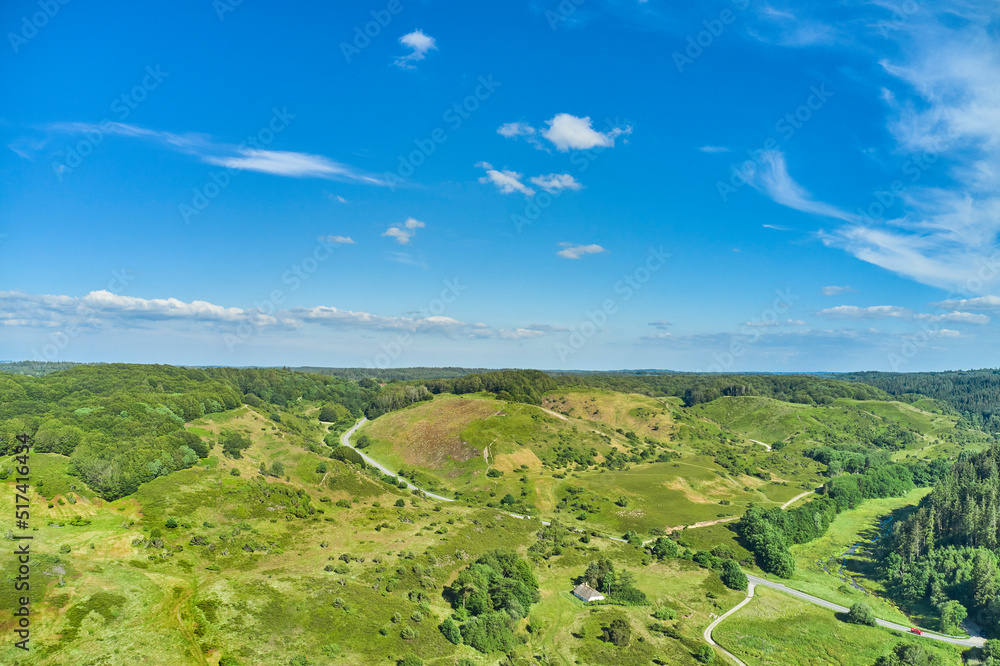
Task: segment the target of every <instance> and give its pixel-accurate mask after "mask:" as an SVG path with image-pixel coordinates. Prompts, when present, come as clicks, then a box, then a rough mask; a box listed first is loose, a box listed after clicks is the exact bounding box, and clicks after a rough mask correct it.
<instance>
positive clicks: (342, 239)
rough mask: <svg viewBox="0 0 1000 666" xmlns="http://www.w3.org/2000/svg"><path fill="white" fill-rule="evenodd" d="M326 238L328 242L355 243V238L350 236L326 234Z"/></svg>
mask: <svg viewBox="0 0 1000 666" xmlns="http://www.w3.org/2000/svg"><path fill="white" fill-rule="evenodd" d="M323 238H324V240H326V242H327V243H335V244H339V245H354V244H355V243H354V239H352V238H351V237H350V236H324V237H323Z"/></svg>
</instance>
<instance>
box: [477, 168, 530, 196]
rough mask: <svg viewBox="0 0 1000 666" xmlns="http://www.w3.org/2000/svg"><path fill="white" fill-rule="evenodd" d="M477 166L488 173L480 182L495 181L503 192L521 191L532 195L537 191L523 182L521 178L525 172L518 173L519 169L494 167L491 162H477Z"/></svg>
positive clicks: (526, 194)
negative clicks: (498, 168)
mask: <svg viewBox="0 0 1000 666" xmlns="http://www.w3.org/2000/svg"><path fill="white" fill-rule="evenodd" d="M476 166H477V167H480V168H483V169H485V170H486V175H485V176H482V177H480V179H479V182H480V183H493V184H494V185H496V186H497V189H498V190H500V192H501V193H503V194H510V193H511V192H520V193H521V194H523V195H525V196H529V197H530V196H531V195H532V194H534V193H535V191H534V190H533V189H531V188H530V187H528V186H527V185H525V184H524V183H522V182H521V179H523V178H524V174H521V173H518V172H517V171H511V170H509V169H500V170H497V169H494V168H493V165H492V164H490V163H489V162H477V163H476Z"/></svg>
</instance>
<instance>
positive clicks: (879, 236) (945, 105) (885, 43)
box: [754, 0, 1000, 294]
mask: <svg viewBox="0 0 1000 666" xmlns="http://www.w3.org/2000/svg"><path fill="white" fill-rule="evenodd" d="M772 4H779V3H772ZM780 4H784V5H788V4H789V3H780ZM856 7H857V12H856V14H857V15H858V16H863V15H864V14H865V13H867V15H868V25H867V26H864V27H866V28H867V32H866V31H865V30H859V29H857V28H858V27H859V25H861V24H859V23H858V22H857V21H855V22H854V24H853V26H852V27H851V29H850V30H845V29H844V26H843V25H841V24H839V23H838V20H837V19H831V20H829V21H816V20H813V19H810V17H809V16H805V14H809V13H823V12H826V11H827V10H826V7H825V6H822V5H816V6H815V7H808V8H806V7H802V6H798V7H797V9H796V10H795V11H792V12H784V11H783V9H782V10H779V11H775V12H771V13H770V14H769V13H767V12H761V13H760V16H761V17H762V18H763V20H765V22H766V21H770V22H771V24H772V28H774V30H773V31H772V33H771V36H772V39H770V40H768V41H771V42H772V43H781V44H784V45H789V46H796V47H800V46H805V45H811V44H815V43H819V42H822V41H824V39H827V38H820V37H819V31H817V30H816V27H817V26H821V27H823V30H824V31H825V32H826V34H827V35H828V36H829V37H830V38H833V37H835V39H834V40H833V42H830V43H836V44H838V45H841V47H842V48H843V47H846V48H851V49H858V50H861V51H863V52H865V53H871V52H872V51H875V52H878V53H887V54H890V55H887V56H886V57H883V58H882V60H881V61H879V64H880V65H881V67H882V70H883V72H884V74H886V75H888V79H883V80H880V81H879V82H878V84H879V85H880V86H882V89H881V93H880V96H881V100H882V102H883V103H884V104H885V105H886V109H887V121H886V124H887V127H888V129H889V131H890V132H891V134H892V136H893V137H894V139H895V143H896V147H897V148H898V149H899V150H900V151H902V152H906V153H915V154H929V155H931V156H933V157H935V158H936V160H935V164H936V166H935V179H934V180H935V182H934V183H933V184H929V183H926V182H920V183H917V184H914V185H911V186H910V187H908V189H907V190H906V191H904V192H903V193H901V194H900V195H899V197H898V200H899V201H900V202H901V203H902V206H903V214H902V215H900V216H899V217H897V218H896V219H891V220H887V221H884V222H883V221H881V220H873V219H871V218H870V217H868V216H866V215H857V216H853V215H850V214H847V213H845V212H844V211H843V210H842V209H840V208H837V207H835V206H832V205H830V204H825V203H822V202H818V201H815V200H814V199H813V198H812V197H811V196H810V195H809V194H808V192H807V191H806V190H804V189H803V188H802V187H801V186H799V185H798V184H797V183H795V181H794V180H792V179H791V177H790V176H788V171H787V168H785V165H784V158H783V156H782V158H781V160H780V161H779V160H777V159H774V160H773V161H772V163H770V164H765V165H764V166H763V168H761V169H760V170H759V171H760V173H759V174H756V178H755V179H754V186H755V187H757V188H758V189H760V190H761V191H763V192H765V193H767V194H768V195H769V196H771V197H772V198H774V199H775V201H778V202H779V203H781V204H783V205H786V206H789V207H791V208H795V209H797V210H802V211H804V212H809V213H814V214H818V215H824V216H827V217H830V218H832V219H836V220H840V221H843V222H845V223H846V224H845V225H844V226H842V227H839V228H835V229H833V230H832V231H827V232H823V233H822V234H821V237H822V238H823V241H824V242H825V243H826V244H827V245H829V246H831V247H837V248H840V249H843V250H845V251H847V252H849V253H851V254H853V255H854V256H856V257H857V258H859V259H861V260H863V261H866V262H869V263H872V264H875V265H877V266H880V267H882V268H885V269H886V270H889V271H893V272H895V273H898V274H900V275H903V276H905V277H907V278H910V279H912V280H915V281H918V282H921V283H924V284H928V285H932V286H936V287H941V288H945V289H951V290H955V291H960V292H964V293H971V294H976V293H984V292H988V291H989V290H991V288H993V287H994V286H995V283H996V281H997V280H1000V271H998V270H996V268H995V265H996V263H997V262H996V256H997V252H998V250H1000V169H998V168H997V167H996V165H997V164H998V163H1000V88H998V87H997V86H996V83H995V82H996V81H998V80H1000V34H998V33H997V32H996V30H995V29H993V28H994V27H995V25H996V24H997V21H998V20H1000V8H998V6H997V5H996V3H995V2H991V1H989V2H987V1H982V0H968V1H966V2H961V3H954V4H952V5H949V6H948V8H947V11H935V10H933V9H932V8H929V7H928V8H921V10H920V11H915V12H908V13H906V14H905V16H902V17H901V15H900V14H899V9H898V7H896V6H895V5H892V4H891V3H885V2H875V3H869V4H863V3H856ZM783 14H789V15H794V16H795V18H794V24H795V26H798V27H795V29H794V30H792V27H793V26H792V22H793V19H791V18H789V17H788V16H784V15H783ZM783 31H784V32H788V31H791V33H790V35H791V36H785V37H783V38H777V37H775V35H781V34H782V32H783ZM844 36H849V37H850V38H848V39H841V37H844ZM984 272H985V273H988V274H989V275H990V277H989V279H986V280H984V279H982V277H981V274H982V273H984Z"/></svg>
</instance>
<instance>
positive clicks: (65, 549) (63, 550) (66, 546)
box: [59, 543, 70, 555]
mask: <svg viewBox="0 0 1000 666" xmlns="http://www.w3.org/2000/svg"><path fill="white" fill-rule="evenodd" d="M69 551H70V547H69V544H65V543H64V544H63V545H61V546H59V552H60V553H62V554H63V555H65V554H66V553H68V552H69Z"/></svg>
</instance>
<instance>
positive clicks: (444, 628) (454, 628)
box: [441, 617, 462, 645]
mask: <svg viewBox="0 0 1000 666" xmlns="http://www.w3.org/2000/svg"><path fill="white" fill-rule="evenodd" d="M441 633H442V634H444V637H445V638H447V639H448V640H449V641H451V642H452V643H454V644H455V645H459V644H461V642H462V632H461V631H459V629H458V625H456V624H455V622H454V620H452V619H451V618H450V617H449V618H447V619H445V621H444V622H442V623H441Z"/></svg>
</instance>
